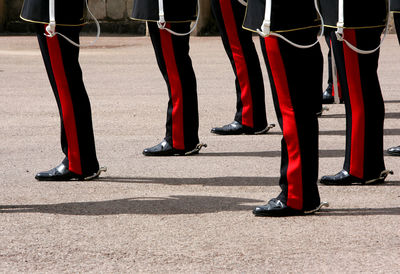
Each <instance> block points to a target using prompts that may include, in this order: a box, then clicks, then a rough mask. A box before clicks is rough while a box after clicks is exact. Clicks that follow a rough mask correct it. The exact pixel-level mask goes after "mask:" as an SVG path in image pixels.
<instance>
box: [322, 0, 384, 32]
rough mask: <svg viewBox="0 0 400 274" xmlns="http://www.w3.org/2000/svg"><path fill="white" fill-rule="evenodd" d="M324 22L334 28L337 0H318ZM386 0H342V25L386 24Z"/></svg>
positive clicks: (352, 26) (350, 26) (353, 26)
mask: <svg viewBox="0 0 400 274" xmlns="http://www.w3.org/2000/svg"><path fill="white" fill-rule="evenodd" d="M319 2H320V6H321V12H322V16H323V17H324V24H325V26H327V27H333V28H336V24H337V21H338V9H339V8H338V7H339V3H338V0H320V1H319ZM387 10H388V7H387V0H369V1H367V0H344V27H345V28H365V27H378V26H384V25H385V24H386V17H387Z"/></svg>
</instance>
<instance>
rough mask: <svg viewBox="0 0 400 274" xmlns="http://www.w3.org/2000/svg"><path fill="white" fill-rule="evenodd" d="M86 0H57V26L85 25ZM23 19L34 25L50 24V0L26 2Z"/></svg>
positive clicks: (23, 8) (23, 7) (28, 0)
mask: <svg viewBox="0 0 400 274" xmlns="http://www.w3.org/2000/svg"><path fill="white" fill-rule="evenodd" d="M85 5H86V4H85V0H55V19H56V23H57V25H66V26H77V25H83V24H85V19H84V15H83V14H84V10H85ZM21 19H23V20H25V21H29V22H33V23H42V24H48V23H49V21H50V19H49V0H25V1H24V4H23V6H22V11H21Z"/></svg>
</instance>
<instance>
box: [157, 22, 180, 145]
mask: <svg viewBox="0 0 400 274" xmlns="http://www.w3.org/2000/svg"><path fill="white" fill-rule="evenodd" d="M167 27H168V28H170V25H169V24H167ZM160 38H161V48H162V51H163V56H164V61H165V66H166V68H167V74H168V81H169V86H170V88H171V99H172V146H173V147H174V148H175V149H185V141H184V140H185V138H184V133H183V96H182V82H181V78H180V75H179V71H178V65H177V64H176V59H175V52H174V45H173V43H172V36H171V34H170V33H169V32H168V31H166V30H160Z"/></svg>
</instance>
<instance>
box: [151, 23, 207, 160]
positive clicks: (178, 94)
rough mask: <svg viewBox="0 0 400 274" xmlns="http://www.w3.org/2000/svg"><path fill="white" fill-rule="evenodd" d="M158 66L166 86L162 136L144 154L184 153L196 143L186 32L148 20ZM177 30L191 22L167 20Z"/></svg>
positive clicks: (192, 79)
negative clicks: (171, 21)
mask: <svg viewBox="0 0 400 274" xmlns="http://www.w3.org/2000/svg"><path fill="white" fill-rule="evenodd" d="M148 27H149V32H150V37H151V41H152V44H153V47H154V51H155V54H156V58H157V63H158V67H159V69H160V71H161V73H162V75H163V77H164V79H165V82H166V84H167V88H168V95H169V101H168V110H167V122H166V134H165V140H164V141H163V142H161V143H160V144H158V145H156V146H154V147H152V148H148V149H145V150H144V151H143V153H144V154H145V155H147V156H159V155H175V154H180V155H181V154H185V153H186V152H188V151H191V150H193V149H194V148H195V147H196V145H197V144H198V143H199V138H198V128H199V117H198V104H197V84H196V77H195V74H194V71H193V67H192V62H191V59H190V56H189V35H186V36H176V35H173V34H171V33H169V32H168V31H166V30H160V29H159V28H158V26H157V24H156V23H153V22H148ZM167 27H169V28H171V29H172V30H174V31H176V32H180V33H184V32H187V31H188V30H189V29H190V22H188V23H175V24H167Z"/></svg>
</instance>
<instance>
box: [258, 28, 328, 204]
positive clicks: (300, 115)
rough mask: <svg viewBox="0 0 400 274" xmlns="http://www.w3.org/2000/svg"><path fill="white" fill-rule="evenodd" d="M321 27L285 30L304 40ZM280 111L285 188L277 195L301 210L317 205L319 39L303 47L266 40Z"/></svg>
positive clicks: (291, 37)
mask: <svg viewBox="0 0 400 274" xmlns="http://www.w3.org/2000/svg"><path fill="white" fill-rule="evenodd" d="M317 32H318V28H311V29H305V30H297V31H292V32H286V33H284V34H283V35H284V36H285V37H286V38H288V39H289V40H291V41H293V42H296V43H299V44H304V45H305V44H311V43H312V42H315V41H316V39H317ZM261 47H262V51H263V54H264V59H265V63H266V65H267V69H268V75H269V79H270V84H271V90H272V95H273V99H274V105H275V111H276V115H277V118H278V122H279V125H280V127H281V129H282V132H283V138H282V149H281V177H280V182H279V184H280V186H281V189H282V192H281V194H280V195H279V196H278V198H279V199H280V200H281V201H283V202H286V204H287V206H289V207H291V208H294V209H298V210H311V209H315V208H316V207H317V206H318V205H319V204H320V197H319V193H318V187H317V180H318V118H317V115H316V111H315V108H313V107H310V105H318V104H319V102H320V100H321V99H320V97H321V89H322V70H323V57H322V53H321V49H320V46H319V44H317V45H315V46H314V47H312V48H309V49H299V48H296V47H294V46H292V45H290V44H288V43H287V42H285V41H283V40H282V39H280V38H277V37H275V36H269V37H266V38H265V39H261Z"/></svg>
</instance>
